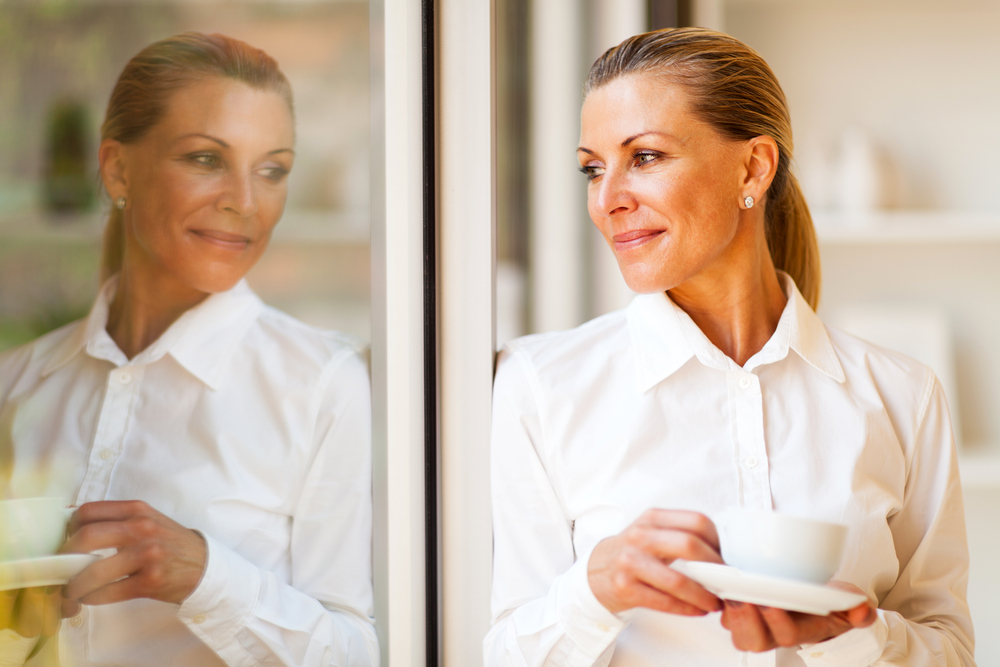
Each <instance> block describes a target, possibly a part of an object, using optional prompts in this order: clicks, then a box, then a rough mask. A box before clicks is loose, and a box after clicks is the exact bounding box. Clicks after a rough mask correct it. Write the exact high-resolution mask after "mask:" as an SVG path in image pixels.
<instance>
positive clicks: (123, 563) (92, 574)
mask: <svg viewBox="0 0 1000 667" xmlns="http://www.w3.org/2000/svg"><path fill="white" fill-rule="evenodd" d="M141 566H142V563H141V562H139V560H138V559H137V558H136V556H135V554H134V552H131V551H129V550H126V549H123V550H121V551H119V552H118V553H117V554H115V555H114V556H109V557H108V558H103V559H101V560H99V561H97V562H95V563H91V564H90V565H88V566H87V567H86V568H85V569H84V570H83V572H81V573H80V574H78V575H76V576H75V577H73V579H72V580H71V581H70V582H69V583H68V584H66V588H65V592H64V596H65V597H66V598H67V599H69V600H80V601H82V602H85V603H86V600H84V598H85V597H86V596H88V595H90V594H92V593H93V592H94V591H97V590H99V589H101V588H103V587H104V586H107V585H108V584H111V583H113V582H115V581H117V580H119V579H122V578H123V577H128V576H129V575H131V574H132V573H134V572H136V571H137V570H138V569H139V568H140V567H141Z"/></svg>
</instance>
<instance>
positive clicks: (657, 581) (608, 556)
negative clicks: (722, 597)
mask: <svg viewBox="0 0 1000 667" xmlns="http://www.w3.org/2000/svg"><path fill="white" fill-rule="evenodd" d="M677 558H683V559H685V560H697V561H708V562H710V563H721V562H722V558H721V557H720V556H719V535H718V533H717V532H716V530H715V524H713V523H712V521H711V519H709V518H708V517H706V516H705V515H703V514H698V513H697V512H684V511H680V510H661V509H650V510H646V511H645V512H643V514H642V516H640V517H639V518H638V519H636V520H635V521H634V522H633V523H632V525H630V526H629V527H628V528H626V529H625V530H624V531H622V532H621V533H620V534H618V535H615V536H613V537H608V538H606V539H604V540H601V541H600V542H598V544H597V546H596V547H594V551H593V552H592V553H591V555H590V560H589V562H588V563H587V578H588V581H589V582H590V588H591V590H592V591H593V592H594V595H595V596H596V597H597V600H598V601H599V602H600V603H601V604H602V605H604V606H605V607H606V608H607V609H608V610H609V611H611V612H612V613H618V612H620V611H624V610H626V609H631V608H633V607H646V608H648V609H656V610H658V611H665V612H670V613H672V614H681V615H684V616H703V615H705V614H707V613H709V612H712V611H718V610H720V609H722V603H721V602H720V601H719V599H718V598H717V597H715V596H714V595H712V594H711V593H709V592H708V591H706V590H705V589H704V588H702V587H701V586H700V585H699V584H697V583H695V582H694V581H692V580H690V579H688V578H687V577H685V576H684V575H682V574H681V573H680V572H678V571H676V570H674V569H672V568H670V567H668V566H669V565H670V563H671V561H673V560H675V559H677Z"/></svg>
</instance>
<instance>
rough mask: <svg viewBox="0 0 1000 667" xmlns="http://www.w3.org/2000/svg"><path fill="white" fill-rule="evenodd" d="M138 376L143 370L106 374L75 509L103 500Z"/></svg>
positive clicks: (128, 368) (125, 430) (126, 368)
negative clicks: (89, 451) (102, 397)
mask: <svg viewBox="0 0 1000 667" xmlns="http://www.w3.org/2000/svg"><path fill="white" fill-rule="evenodd" d="M142 374H143V368H142V367H136V366H123V367H121V368H115V369H112V370H111V371H110V372H109V373H108V378H107V382H106V385H105V390H104V401H103V403H102V404H101V413H100V416H99V417H98V421H97V429H96V433H95V436H94V441H93V444H92V446H91V453H90V458H89V461H88V464H87V470H86V472H85V473H84V478H83V481H82V483H81V484H80V491H79V493H78V494H77V498H76V504H77V505H82V504H83V503H85V502H90V501H94V500H104V498H105V497H106V496H107V491H108V486H109V484H110V481H111V472H112V470H113V469H114V467H115V466H114V462H115V461H116V460H117V459H118V456H119V454H120V453H121V451H122V446H123V444H124V440H125V436H126V434H127V433H128V428H129V417H130V414H131V411H132V404H133V402H134V401H135V398H136V395H137V394H138V391H139V386H140V384H141V379H142Z"/></svg>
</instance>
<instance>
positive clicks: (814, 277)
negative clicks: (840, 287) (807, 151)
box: [765, 172, 820, 310]
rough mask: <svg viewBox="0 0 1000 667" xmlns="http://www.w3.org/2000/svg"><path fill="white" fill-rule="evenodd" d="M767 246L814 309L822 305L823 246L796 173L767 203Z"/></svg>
mask: <svg viewBox="0 0 1000 667" xmlns="http://www.w3.org/2000/svg"><path fill="white" fill-rule="evenodd" d="M765 231H766V235H767V247H768V249H769V250H770V251H771V261H773V262H774V267H775V268H776V269H780V270H781V271H784V272H785V273H787V274H788V275H789V276H791V278H792V280H794V281H795V285H796V286H797V287H798V288H799V292H800V293H801V294H802V297H803V298H804V299H805V300H806V303H808V304H809V305H810V306H811V307H812V309H813V310H816V307H817V306H818V305H819V289H820V263H819V245H818V243H817V242H816V230H815V228H814V227H813V221H812V215H811V214H810V213H809V206H808V204H806V198H805V196H804V195H803V194H802V189H801V188H800V187H799V182H798V180H797V179H796V178H795V176H794V174H792V173H791V172H789V173H788V180H787V181H786V182H785V184H784V187H783V188H782V189H781V192H780V194H779V195H778V200H777V201H774V202H772V201H768V202H767V226H766V230H765Z"/></svg>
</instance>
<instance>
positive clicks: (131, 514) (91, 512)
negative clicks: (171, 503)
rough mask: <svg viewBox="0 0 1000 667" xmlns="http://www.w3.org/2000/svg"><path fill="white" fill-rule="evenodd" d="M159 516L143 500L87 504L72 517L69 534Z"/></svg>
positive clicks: (68, 528) (106, 501) (104, 501)
mask: <svg viewBox="0 0 1000 667" xmlns="http://www.w3.org/2000/svg"><path fill="white" fill-rule="evenodd" d="M158 514H159V512H157V511H156V510H154V509H153V508H152V507H150V506H149V505H148V504H147V503H145V502H143V501H141V500H102V501H99V502H93V503H85V504H83V505H81V506H80V507H78V508H77V509H76V511H75V512H73V515H72V516H71V517H70V520H69V526H68V527H67V532H69V534H70V535H73V534H74V533H76V532H77V531H78V530H79V529H80V528H81V527H83V526H86V525H89V524H93V523H104V522H116V521H125V520H127V519H132V518H136V517H144V516H145V517H156V516H157V515H158Z"/></svg>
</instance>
